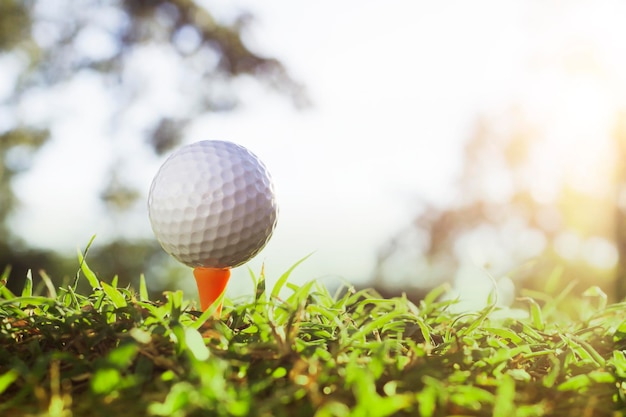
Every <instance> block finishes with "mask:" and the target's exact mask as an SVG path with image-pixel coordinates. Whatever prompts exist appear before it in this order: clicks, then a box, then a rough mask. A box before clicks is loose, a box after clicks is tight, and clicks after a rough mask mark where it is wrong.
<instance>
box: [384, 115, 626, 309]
mask: <svg viewBox="0 0 626 417" xmlns="http://www.w3.org/2000/svg"><path fill="white" fill-rule="evenodd" d="M615 120H616V121H617V123H618V128H617V129H616V133H615V134H614V135H613V137H612V140H611V141H610V143H609V148H608V151H607V154H612V155H614V157H613V158H612V159H610V160H609V161H605V162H606V165H605V166H602V167H595V168H594V169H596V170H597V171H598V172H602V173H606V174H607V175H606V176H605V177H604V183H603V184H602V187H601V188H602V189H601V190H591V191H590V190H585V189H584V188H583V187H582V186H580V185H579V184H577V183H576V181H572V180H571V179H570V181H569V182H568V181H567V179H568V178H567V176H566V174H565V173H560V174H562V175H563V176H564V180H563V181H560V182H555V183H554V184H553V183H552V182H551V180H550V178H541V177H540V176H539V177H538V176H537V172H536V171H539V172H541V169H538V166H537V164H536V159H537V158H538V155H541V154H542V152H544V149H545V148H546V147H545V146H544V145H545V142H546V140H547V137H546V135H545V132H543V131H542V127H541V126H540V124H539V123H536V122H535V121H533V120H532V119H531V118H530V117H529V116H528V114H527V112H525V111H524V109H523V108H520V107H516V106H514V107H513V108H511V109H510V110H509V111H508V112H503V114H499V115H498V116H491V115H484V116H483V117H481V118H480V119H479V120H478V121H477V123H476V127H475V129H474V132H473V135H472V136H471V137H470V139H469V140H468V142H467V145H466V148H465V160H464V167H463V170H462V174H461V176H460V178H459V181H458V183H457V186H458V198H457V200H456V202H455V203H454V204H453V205H451V206H446V207H440V206H437V205H435V204H432V203H427V202H425V203H424V204H423V205H422V207H421V208H420V210H419V212H418V214H417V215H416V217H415V218H414V219H413V221H412V222H411V224H410V226H409V227H407V228H406V229H405V230H403V231H402V232H401V233H399V234H397V235H396V236H395V237H394V238H393V239H391V240H390V242H388V244H387V245H386V246H385V247H383V248H382V249H381V250H380V252H379V258H378V266H377V270H376V275H375V279H374V282H375V283H376V284H377V285H379V286H383V285H384V283H385V282H389V281H390V274H391V271H392V267H393V269H395V268H396V266H397V262H396V264H394V265H392V264H393V262H394V257H398V256H400V258H401V262H404V263H407V262H412V264H411V265H413V268H412V270H413V271H414V273H413V275H412V276H411V277H410V279H411V280H412V282H413V283H414V284H417V286H418V287H419V286H423V287H432V286H435V285H437V284H438V283H442V282H450V283H452V282H454V281H455V280H456V279H458V276H459V271H461V270H463V268H464V266H467V265H470V266H471V267H473V268H474V269H475V274H476V275H480V274H485V275H486V274H487V273H489V274H491V275H492V276H493V277H495V278H496V279H498V278H500V277H507V276H510V277H512V278H514V279H515V281H517V282H519V283H523V285H524V286H527V287H531V288H533V287H535V288H541V289H543V288H544V286H545V285H546V281H547V280H548V277H549V276H550V275H551V274H553V273H554V272H555V271H557V272H558V271H560V272H562V278H563V280H565V281H566V282H568V283H569V282H573V281H580V282H581V283H582V284H585V285H579V286H578V287H579V289H581V290H584V289H586V288H587V287H588V286H591V285H599V286H601V287H602V288H604V290H605V291H607V292H608V294H609V296H611V297H612V298H616V299H622V298H624V297H625V296H626V288H625V287H626V285H625V284H624V280H623V277H624V271H625V270H626V266H625V265H626V249H625V248H626V226H625V224H626V220H625V216H624V211H623V206H622V205H620V204H619V201H620V200H622V201H623V195H624V187H626V174H625V171H624V164H623V163H622V162H621V161H622V160H623V159H622V158H621V157H623V156H624V155H625V154H624V146H625V145H624V143H626V141H625V140H624V128H623V126H624V120H626V119H625V118H624V116H623V115H621V116H619V115H618V116H616V118H615ZM567 145H568V144H566V148H563V149H561V152H567ZM542 158H543V159H545V160H546V162H547V163H548V164H549V163H553V164H555V165H557V164H558V163H559V161H558V160H557V158H561V159H564V158H565V155H563V154H561V155H559V154H556V155H551V158H553V159H552V161H550V160H549V159H548V158H547V157H546V156H544V157H542ZM579 174H581V175H585V172H584V171H581V172H579ZM587 174H589V175H591V174H592V173H587ZM603 190H604V191H603ZM596 191H597V192H596ZM620 196H621V198H620ZM403 254H404V255H403ZM407 254H409V255H407ZM617 255H619V256H617ZM481 268H482V269H483V270H482V271H481V270H480V269H481ZM560 268H563V269H562V270H561V269H560Z"/></svg>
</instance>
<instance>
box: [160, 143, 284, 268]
mask: <svg viewBox="0 0 626 417" xmlns="http://www.w3.org/2000/svg"><path fill="white" fill-rule="evenodd" d="M148 214H149V217H150V223H151V224H152V230H153V231H154V234H155V236H156V238H157V240H158V241H159V243H160V244H161V246H162V247H163V249H164V250H165V251H166V252H167V253H169V254H170V255H172V256H173V257H174V258H176V259H178V260H179V261H180V262H182V263H184V264H186V265H188V266H190V267H193V268H195V267H208V268H229V267H236V266H238V265H241V264H243V263H245V262H247V261H248V260H250V259H251V258H252V257H254V256H255V255H256V254H257V253H259V251H260V250H261V249H263V247H264V246H265V244H266V243H267V242H268V240H269V238H270V237H271V235H272V233H273V231H274V227H275V226H276V217H277V214H278V209H277V206H276V200H275V196H274V186H273V184H272V180H271V178H270V175H269V173H268V171H267V169H266V168H265V165H263V163H262V162H261V161H260V160H259V159H258V158H257V157H256V156H255V155H254V154H253V153H252V152H250V151H248V150H247V149H246V148H244V147H242V146H239V145H236V144H234V143H231V142H224V141H202V142H196V143H193V144H190V145H187V146H183V147H181V148H180V149H178V150H177V151H176V152H174V153H173V154H172V155H171V156H170V157H169V158H168V159H167V160H166V161H165V162H164V163H163V165H162V166H161V168H160V169H159V171H158V172H157V174H156V176H155V177H154V180H153V181H152V185H151V186H150V193H149V195H148Z"/></svg>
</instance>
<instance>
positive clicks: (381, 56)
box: [16, 0, 626, 292]
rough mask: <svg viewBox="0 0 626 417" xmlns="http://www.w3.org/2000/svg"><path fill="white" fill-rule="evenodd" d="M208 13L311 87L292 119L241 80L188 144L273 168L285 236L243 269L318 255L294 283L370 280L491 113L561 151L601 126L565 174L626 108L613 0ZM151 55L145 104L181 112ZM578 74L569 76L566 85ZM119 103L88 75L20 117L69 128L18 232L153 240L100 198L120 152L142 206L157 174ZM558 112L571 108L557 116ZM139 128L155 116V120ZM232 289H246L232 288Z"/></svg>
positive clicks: (146, 62)
mask: <svg viewBox="0 0 626 417" xmlns="http://www.w3.org/2000/svg"><path fill="white" fill-rule="evenodd" d="M206 3H207V4H209V5H210V4H219V5H221V6H222V7H224V10H230V9H229V7H230V6H227V5H229V4H235V5H239V6H241V7H242V8H244V9H248V10H251V11H252V12H253V14H254V15H255V16H256V18H257V20H256V23H254V24H253V26H252V28H251V32H250V34H249V39H250V42H251V43H252V44H253V45H255V46H256V47H258V48H259V49H261V50H264V51H267V53H268V54H271V55H274V56H277V57H278V58H279V59H280V60H282V61H283V62H284V63H285V64H286V66H287V67H288V68H289V69H290V71H291V73H292V74H293V76H294V77H295V78H296V79H298V80H301V81H302V82H303V83H304V84H305V85H306V86H307V89H308V91H309V94H310V96H311V98H312V101H313V105H314V107H313V108H312V109H309V110H306V111H304V112H297V111H295V110H294V109H292V108H291V107H290V105H289V103H288V102H287V100H286V99H285V98H283V97H280V96H276V95H272V94H268V91H267V90H265V89H264V88H260V87H258V86H256V85H254V83H250V82H248V81H246V80H243V81H242V85H244V86H247V87H249V88H247V89H245V90H244V93H243V105H242V106H241V107H240V108H239V109H238V110H237V111H235V112H232V113H229V114H220V115H210V116H208V117H206V118H205V119H203V120H200V121H198V123H196V124H195V125H194V126H193V128H192V129H191V130H190V131H189V135H188V140H189V141H197V140H205V139H222V140H230V141H234V142H238V143H240V144H242V145H244V146H247V147H248V148H249V149H251V150H252V151H253V152H255V153H256V154H257V155H258V156H259V157H260V158H261V159H262V160H263V161H264V162H265V164H266V165H267V166H268V168H269V169H270V171H271V172H272V174H273V177H274V180H275V185H276V189H277V193H278V201H279V204H280V218H279V225H278V228H277V230H276V233H275V235H274V237H273V239H272V240H271V242H270V243H269V245H268V246H267V248H266V249H265V250H264V251H263V252H262V253H261V254H260V255H259V256H258V257H257V258H255V259H254V260H253V261H251V262H250V264H249V266H250V267H251V268H252V269H253V270H259V269H260V265H261V264H262V263H263V262H265V268H266V273H267V276H268V279H270V280H271V279H272V278H274V279H275V278H276V277H277V276H279V275H280V274H281V273H282V272H283V271H285V270H286V269H287V268H288V267H289V266H291V265H292V264H293V263H294V262H295V261H297V260H298V259H300V258H302V257H304V256H305V255H307V254H309V253H311V252H314V255H313V256H312V257H311V258H310V259H308V260H307V261H306V262H305V263H304V264H303V265H302V266H301V267H299V268H298V269H297V270H296V272H295V273H294V275H293V276H294V280H296V281H300V282H302V281H305V280H308V279H311V278H326V279H335V278H337V277H341V278H345V279H348V280H351V281H364V280H366V279H368V278H369V277H370V274H371V272H372V269H373V266H374V262H375V257H376V252H377V250H378V249H379V248H380V246H381V245H382V244H383V243H384V242H385V241H386V240H387V239H388V238H389V237H391V236H392V235H393V234H394V233H395V232H396V231H398V230H400V229H401V228H403V227H404V226H405V225H407V224H408V223H409V222H410V220H411V216H412V214H413V210H414V202H415V201H416V199H430V200H437V201H444V202H445V201H448V200H449V199H451V198H452V197H453V181H454V179H455V178H456V175H457V174H458V171H459V168H460V162H461V157H462V149H463V148H462V145H463V144H464V142H465V140H466V139H467V138H468V136H469V134H470V132H471V128H472V125H473V123H474V122H475V121H476V117H477V116H478V115H479V114H480V113H481V112H491V113H493V112H496V113H497V111H498V109H500V108H505V107H509V106H510V105H511V104H512V103H516V102H518V101H521V102H523V103H527V104H528V106H529V108H533V109H536V111H537V113H538V114H542V115H544V114H545V115H546V117H548V118H550V117H554V118H555V119H554V120H556V122H555V123H553V126H555V127H554V129H556V133H555V134H554V135H553V136H555V137H556V138H557V139H558V140H561V141H565V142H566V143H567V142H568V141H576V140H577V139H576V137H574V136H571V135H570V133H572V130H571V127H570V128H569V129H566V128H564V127H563V126H566V125H568V124H569V123H570V122H572V119H574V120H576V119H577V118H580V114H589V113H590V112H592V113H591V117H590V119H589V120H591V121H588V122H585V123H583V125H584V126H586V127H585V129H588V131H587V132H586V133H588V134H581V135H579V136H580V137H582V139H580V140H577V141H576V142H571V143H572V144H574V143H575V144H576V146H575V148H576V149H578V151H577V152H574V155H573V156H572V157H571V158H570V159H567V158H564V160H565V159H567V161H569V162H567V161H565V162H563V161H560V164H565V165H567V164H570V165H572V164H573V165H575V164H576V163H578V162H579V160H577V159H576V158H579V159H580V157H581V155H582V156H585V155H588V154H589V146H591V145H593V144H594V143H595V144H597V143H599V142H602V140H603V138H606V137H608V131H609V128H610V126H609V125H610V122H611V121H612V119H611V117H610V114H611V109H613V108H615V107H616V106H617V105H623V104H624V103H623V99H619V97H620V96H621V97H626V95H624V94H620V93H623V92H624V88H623V87H624V85H626V83H624V78H623V77H624V76H623V75H621V74H624V73H626V72H625V71H624V69H625V68H626V61H625V60H626V51H625V50H624V48H625V47H624V46H623V44H620V40H623V39H626V33H625V32H626V29H625V28H626V26H624V25H623V24H622V22H623V21H624V17H625V14H626V9H625V8H626V6H625V5H624V4H623V3H622V2H619V1H607V2H603V3H602V5H601V6H597V5H596V4H597V3H595V2H592V1H572V2H570V3H567V4H568V5H565V4H564V3H563V2H557V1H521V0H520V1H508V2H503V1H498V0H494V1H472V2H467V1H437V2H429V1H414V0H397V1H393V2H382V1H373V0H371V1H363V0H360V1H355V0H350V1H341V2H337V1H331V0H320V1H316V2H302V1H288V0H264V1H263V2H258V1H254V0H239V1H236V2H231V1H227V0H219V1H217V0H216V1H207V2H206ZM581 56H583V57H584V56H587V58H588V59H587V58H585V59H582V60H580V57H581ZM151 57H152V58H151ZM150 59H156V60H158V59H161V60H162V59H163V57H162V56H161V57H160V56H159V53H158V52H155V53H154V56H152V55H151V53H150V52H147V53H146V55H145V56H142V57H141V59H138V63H137V67H136V69H137V71H138V72H137V73H138V74H139V75H138V76H141V74H142V71H151V72H152V74H151V75H152V76H153V77H154V80H155V81H154V82H153V85H152V88H151V89H150V91H151V95H152V97H151V102H153V103H156V102H163V103H164V104H161V105H163V106H167V105H168V104H167V103H170V104H169V105H170V106H174V105H175V104H172V103H177V100H180V97H178V98H177V97H171V95H172V92H171V90H168V89H167V83H162V82H160V81H159V80H166V79H167V78H168V77H172V76H176V72H175V69H172V68H170V67H168V66H167V65H158V66H155V65H153V61H150ZM577 59H578V61H576V60H577ZM567 60H571V61H572V62H569V61H567ZM563 62H565V64H563ZM564 65H565V66H564ZM567 65H570V66H573V67H574V69H573V71H570V72H571V74H570V72H568V71H569V69H567V68H565V67H566V66H567ZM155 68H160V70H159V71H158V72H155ZM564 68H565V69H564ZM606 68H609V69H610V70H613V69H615V68H617V71H616V72H615V73H611V71H607V70H606ZM620 69H621V72H620ZM565 73H567V74H569V75H567V77H564V74H565ZM570 75H571V76H570ZM616 77H617V78H619V77H621V78H619V81H620V82H619V83H616V82H615V78H616ZM159 86H161V87H159ZM108 100H110V97H108V96H107V95H106V90H104V89H103V88H101V86H100V85H98V84H97V83H95V82H94V80H92V79H89V77H83V79H80V80H79V81H78V82H76V83H75V84H74V86H72V87H71V88H70V89H69V90H65V91H63V94H62V95H61V96H59V95H56V96H55V97H54V103H52V104H53V105H51V102H50V98H48V99H47V101H46V99H42V97H38V96H34V97H33V99H32V100H30V101H29V102H28V103H26V104H27V105H26V106H24V108H23V109H21V111H22V112H25V111H26V110H25V109H26V108H28V109H29V112H32V113H33V116H32V117H33V118H35V119H36V118H37V117H38V116H37V115H39V114H45V113H46V112H49V111H50V108H51V107H52V108H53V112H54V113H55V114H54V115H55V116H58V117H59V118H60V120H61V121H60V122H59V124H58V125H57V126H56V127H55V130H54V134H55V140H54V143H53V144H52V145H51V146H49V147H47V148H45V149H44V150H43V151H42V152H41V153H40V154H39V156H38V159H37V162H36V164H35V168H34V169H33V170H32V172H30V173H29V174H28V176H25V177H24V178H22V179H21V180H20V182H19V183H18V184H16V191H18V193H19V195H20V197H21V199H22V200H23V201H24V203H25V205H26V206H25V209H24V210H23V211H21V212H20V214H19V215H18V217H17V218H16V222H17V225H18V228H19V230H20V231H22V232H23V233H24V234H25V235H26V236H33V237H36V238H37V241H36V242H35V243H36V244H39V245H42V246H47V247H52V248H55V249H62V250H67V251H68V253H72V251H73V250H74V248H75V247H76V246H83V245H84V244H85V243H86V242H87V241H88V240H89V237H90V236H91V235H92V234H94V233H95V234H97V235H99V236H101V237H102V239H105V238H106V236H108V235H110V233H111V231H112V230H113V231H114V232H116V233H121V234H122V235H127V236H128V237H133V236H136V235H148V236H150V235H151V232H150V229H149V223H148V219H147V215H146V216H143V217H141V218H140V220H138V221H132V222H129V223H128V224H118V225H116V224H115V222H114V220H112V219H111V218H110V217H108V216H107V214H106V213H105V212H104V211H103V209H102V208H100V207H99V206H98V204H97V203H98V202H97V196H95V195H93V194H94V193H93V190H96V189H99V187H101V185H102V184H103V183H104V180H103V177H104V175H106V174H107V173H108V172H107V168H108V166H109V165H108V164H109V161H110V158H113V157H115V155H116V152H115V147H118V146H121V147H122V149H125V150H126V152H125V155H124V158H128V159H130V160H132V159H133V158H135V157H136V159H137V164H136V167H137V168H136V169H133V172H132V180H133V183H134V184H135V185H138V186H139V188H140V189H142V190H144V191H145V192H146V193H147V190H148V187H149V184H150V181H151V178H152V175H153V174H154V173H155V171H156V169H157V167H158V165H159V164H160V162H161V161H154V162H153V163H146V162H144V161H145V160H149V158H148V153H147V152H146V150H144V149H142V146H141V139H138V138H137V136H133V135H138V134H139V133H141V132H139V131H133V130H132V127H131V128H130V129H127V130H126V131H125V133H123V134H122V136H120V137H116V138H113V139H112V140H111V138H109V137H108V136H107V134H108V133H109V132H110V129H109V128H108V126H107V123H108V122H109V120H110V119H108V115H106V114H102V112H101V111H99V107H98V106H97V105H93V103H106V102H107V101H108ZM85 103H87V104H85ZM38 106H39V107H38ZM561 107H565V108H564V110H563V111H562V112H561V111H556V110H555V108H561ZM598 108H600V110H598ZM129 114H130V115H133V117H136V118H137V119H136V120H140V119H141V118H142V117H148V116H147V115H146V110H145V108H144V109H143V111H142V110H141V109H132V110H131V111H130V112H129ZM47 117H49V116H47ZM129 117H130V116H129ZM559 126H560V127H559ZM581 126H582V125H581ZM559 129H560V130H559ZM594 135H596V139H594V140H595V142H593V141H591V142H590V141H589V140H588V137H590V136H591V137H593V136H594ZM585 138H587V139H585ZM557 145H558V144H556V142H553V143H552V145H550V144H548V145H546V146H548V147H550V146H553V147H555V146H556V147H558V146H557ZM594 149H595V148H594ZM578 153H580V154H581V155H579V156H577V155H578ZM543 155H544V157H546V155H553V154H550V153H546V154H543ZM547 157H549V156H547ZM538 159H541V155H538ZM538 166H540V167H543V168H541V169H545V170H546V172H545V176H548V177H549V176H550V175H552V176H555V175H559V173H560V172H563V170H562V169H561V168H562V167H563V166H564V165H559V164H557V165H556V168H555V164H553V163H551V162H550V161H543V162H541V161H540V163H539V165H538ZM550 169H552V171H554V172H552V173H551V171H550ZM557 171H558V172H557ZM545 176H544V178H545ZM544 185H546V182H545V181H540V182H539V183H538V185H537V186H538V187H542V186H544ZM548 186H549V185H548ZM591 187H593V184H591ZM538 192H539V193H541V192H542V190H539V191H538ZM543 192H548V193H549V190H547V191H546V190H543ZM97 242H98V240H96V243H97ZM234 276H235V279H233V284H232V285H231V287H234V288H231V289H230V291H233V292H246V291H248V286H249V280H248V279H247V277H246V276H247V271H246V268H240V270H239V271H235V273H234ZM237 277H240V278H241V280H242V281H241V282H243V284H242V286H238V285H237V284H235V282H239V280H238V279H237ZM190 282H191V278H190Z"/></svg>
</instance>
